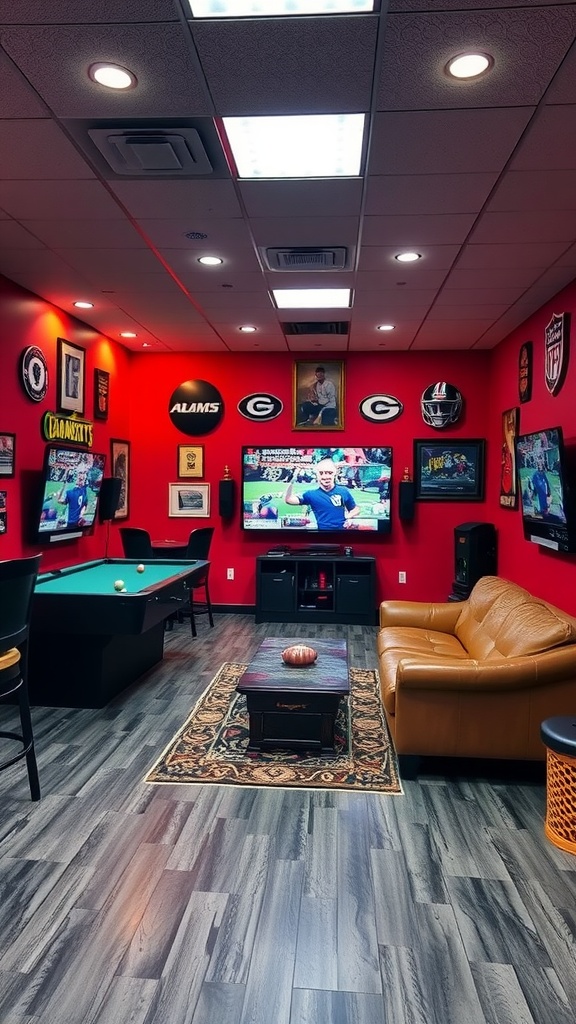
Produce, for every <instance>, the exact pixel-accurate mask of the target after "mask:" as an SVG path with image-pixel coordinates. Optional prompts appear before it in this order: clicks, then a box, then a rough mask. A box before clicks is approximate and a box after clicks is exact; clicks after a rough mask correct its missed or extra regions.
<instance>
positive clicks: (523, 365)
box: [518, 341, 532, 404]
mask: <svg viewBox="0 0 576 1024" xmlns="http://www.w3.org/2000/svg"><path fill="white" fill-rule="evenodd" d="M518 398H519V399H520V401H521V402H522V404H524V402H529V401H530V399H531V398H532V342H531V341H525V342H524V344H523V345H521V346H520V352H519V354H518Z"/></svg>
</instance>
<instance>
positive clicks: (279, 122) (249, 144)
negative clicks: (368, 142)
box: [222, 114, 365, 178]
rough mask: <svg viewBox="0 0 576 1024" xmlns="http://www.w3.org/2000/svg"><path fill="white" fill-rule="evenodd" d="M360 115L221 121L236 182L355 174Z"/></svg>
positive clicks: (359, 153)
mask: <svg viewBox="0 0 576 1024" xmlns="http://www.w3.org/2000/svg"><path fill="white" fill-rule="evenodd" d="M364 119H365V115H364V114H302V115H300V114H297V115H296V114H295V115H292V114H289V115H287V116H282V117H224V118H223V119H222V120H223V122H224V128H225V130H226V135H227V136H228V141H229V143H230V148H231V150H232V153H233V156H234V160H235V162H236V167H237V168H238V175H239V177H240V178H341V177H344V178H351V177H357V176H358V175H359V174H360V161H361V157H362V139H363V136H364Z"/></svg>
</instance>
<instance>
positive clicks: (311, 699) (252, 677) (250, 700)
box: [236, 637, 350, 757]
mask: <svg viewBox="0 0 576 1024" xmlns="http://www.w3.org/2000/svg"><path fill="white" fill-rule="evenodd" d="M294 644H306V646H308V647H313V648H314V650H315V651H317V652H318V659H317V661H316V662H315V664H314V665H308V666H294V665H285V664H284V662H283V661H282V651H283V650H284V649H285V648H286V647H292V646H293V645H294ZM236 689H237V690H238V692H239V693H245V694H246V703H247V706H248V717H249V725H250V737H249V741H248V750H249V751H253V750H271V749H274V748H283V749H288V750H310V751H314V752H319V753H320V755H321V756H322V757H335V756H336V750H335V745H334V724H335V721H336V713H337V711H338V705H339V703H340V700H341V699H342V697H346V696H347V695H348V694H349V692H350V682H349V677H348V652H347V649H346V641H345V640H303V639H302V637H287V638H286V637H269V638H268V639H266V640H264V642H263V643H262V644H261V645H260V647H259V648H258V651H257V652H256V656H255V658H254V659H253V661H251V662H250V664H249V665H248V668H247V669H246V671H245V672H244V675H243V676H241V678H240V681H239V683H238V686H237V687H236Z"/></svg>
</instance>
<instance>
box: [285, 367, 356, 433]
mask: <svg viewBox="0 0 576 1024" xmlns="http://www.w3.org/2000/svg"><path fill="white" fill-rule="evenodd" d="M292 428H293V430H344V363H343V361H342V360H341V359H337V360H336V359H334V360H331V361H329V362H324V363H300V362H297V363H295V364H294V378H293V384H292Z"/></svg>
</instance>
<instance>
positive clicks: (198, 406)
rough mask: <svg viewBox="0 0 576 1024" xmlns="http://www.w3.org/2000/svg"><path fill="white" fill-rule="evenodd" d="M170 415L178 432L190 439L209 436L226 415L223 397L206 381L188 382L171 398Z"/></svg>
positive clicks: (181, 385)
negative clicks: (204, 435)
mask: <svg viewBox="0 0 576 1024" xmlns="http://www.w3.org/2000/svg"><path fill="white" fill-rule="evenodd" d="M168 414H169V416H170V419H171V420H172V423H173V424H174V426H175V427H176V429H177V430H181V431H182V433H183V434H188V435H189V436H190V437H199V436H200V435H201V434H208V433H209V432H210V431H211V430H214V427H217V426H218V424H219V423H220V420H221V419H222V417H223V415H224V402H223V401H222V395H221V394H220V392H219V391H218V389H217V388H215V387H214V385H213V384H209V383H208V381H206V380H187V381H185V382H184V383H183V384H180V386H179V387H177V388H176V390H175V391H173V392H172V395H171V396H170V401H169V403H168Z"/></svg>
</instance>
